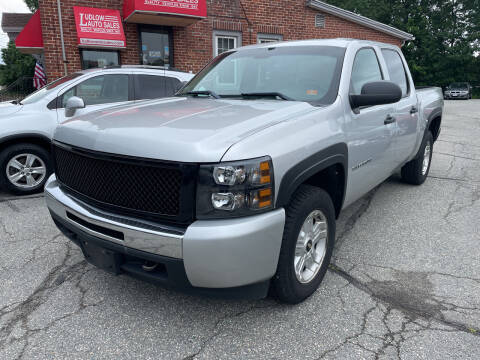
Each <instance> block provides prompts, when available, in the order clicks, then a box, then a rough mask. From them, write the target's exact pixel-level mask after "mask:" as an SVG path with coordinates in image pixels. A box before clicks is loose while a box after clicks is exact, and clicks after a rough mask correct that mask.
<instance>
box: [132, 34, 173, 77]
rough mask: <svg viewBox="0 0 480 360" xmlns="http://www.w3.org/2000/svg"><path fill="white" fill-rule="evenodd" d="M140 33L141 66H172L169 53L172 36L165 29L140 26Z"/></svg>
mask: <svg viewBox="0 0 480 360" xmlns="http://www.w3.org/2000/svg"><path fill="white" fill-rule="evenodd" d="M139 31H140V53H141V56H142V59H141V61H142V64H143V65H151V66H164V67H167V68H168V67H172V66H173V54H172V51H171V46H170V45H171V44H172V34H171V30H170V29H169V28H167V27H160V26H159V27H155V26H148V27H145V26H142V27H140V28H139Z"/></svg>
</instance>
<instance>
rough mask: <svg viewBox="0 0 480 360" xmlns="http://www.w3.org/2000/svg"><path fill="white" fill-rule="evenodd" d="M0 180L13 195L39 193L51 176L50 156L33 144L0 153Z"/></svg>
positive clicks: (7, 149) (21, 145)
mask: <svg viewBox="0 0 480 360" xmlns="http://www.w3.org/2000/svg"><path fill="white" fill-rule="evenodd" d="M0 165H1V168H0V180H1V182H2V183H3V185H4V186H5V188H6V189H7V190H8V191H10V192H12V193H15V194H19V195H27V194H33V193H36V192H40V191H42V190H43V186H44V185H45V182H46V181H47V178H48V176H49V175H50V174H51V172H52V171H51V165H50V155H49V153H48V152H47V151H46V150H45V149H43V148H42V147H40V146H38V145H34V144H17V145H12V146H9V147H7V148H6V149H5V150H3V151H2V152H1V153H0Z"/></svg>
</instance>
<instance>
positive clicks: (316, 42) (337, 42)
mask: <svg viewBox="0 0 480 360" xmlns="http://www.w3.org/2000/svg"><path fill="white" fill-rule="evenodd" d="M354 43H360V44H365V45H376V46H381V47H392V48H398V47H397V46H395V45H392V44H388V43H383V42H379V41H372V40H359V39H348V38H335V39H309V40H293V41H279V42H275V43H264V44H256V45H247V46H243V47H240V48H236V49H234V50H231V51H238V50H243V49H255V48H269V47H283V46H336V47H344V48H346V47H348V46H349V45H351V44H354Z"/></svg>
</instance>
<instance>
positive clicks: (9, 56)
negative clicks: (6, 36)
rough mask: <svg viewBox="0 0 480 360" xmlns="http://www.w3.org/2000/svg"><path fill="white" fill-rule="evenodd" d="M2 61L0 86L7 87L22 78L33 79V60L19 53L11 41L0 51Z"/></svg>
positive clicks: (31, 57) (29, 56)
mask: <svg viewBox="0 0 480 360" xmlns="http://www.w3.org/2000/svg"><path fill="white" fill-rule="evenodd" d="M2 59H3V62H4V65H0V85H9V84H11V83H12V82H14V81H15V80H17V79H18V78H20V77H22V76H26V77H33V73H34V71H35V59H34V58H33V56H31V55H25V54H22V53H21V52H19V51H18V50H17V48H16V47H15V43H14V42H13V41H10V42H9V43H8V47H6V48H4V49H2Z"/></svg>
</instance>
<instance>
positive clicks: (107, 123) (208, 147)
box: [54, 97, 316, 162]
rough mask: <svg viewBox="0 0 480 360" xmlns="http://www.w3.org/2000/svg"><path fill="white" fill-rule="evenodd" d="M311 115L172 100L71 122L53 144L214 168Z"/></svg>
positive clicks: (298, 108)
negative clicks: (265, 132) (266, 132)
mask: <svg viewBox="0 0 480 360" xmlns="http://www.w3.org/2000/svg"><path fill="white" fill-rule="evenodd" d="M315 109H316V108H315V107H313V106H311V105H310V104H308V103H305V102H294V101H283V100H232V99H229V100H227V99H219V100H216V99H210V98H192V97H175V98H167V99H162V100H153V101H142V102H139V103H137V104H135V105H123V106H118V107H114V108H109V109H108V110H101V111H96V112H93V113H89V114H86V115H82V116H79V117H74V118H72V119H70V120H67V121H65V122H63V123H62V124H61V125H59V126H58V127H57V130H56V132H55V135H54V139H55V140H57V141H60V142H63V143H66V144H69V145H73V146H78V147H82V148H86V149H91V150H95V151H101V152H107V153H113V154H122V155H128V156H136V157H142V158H151V159H162V160H171V161H181V162H217V161H220V160H221V158H222V156H223V155H224V154H225V152H226V151H227V150H228V149H229V147H231V146H232V145H233V144H235V143H237V142H238V141H241V140H242V139H244V138H246V137H248V136H249V135H251V134H253V133H255V132H258V131H260V130H262V129H265V128H267V127H270V126H273V125H275V124H277V123H279V122H282V121H286V120H288V119H289V118H292V117H294V116H299V115H302V114H305V113H307V112H310V111H313V110H315ZM265 140H266V141H268V139H265Z"/></svg>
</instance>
